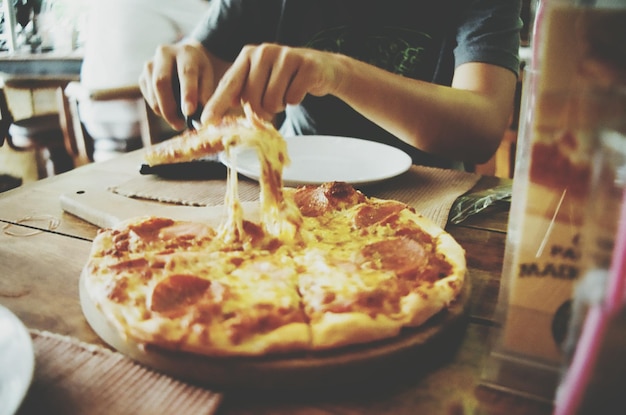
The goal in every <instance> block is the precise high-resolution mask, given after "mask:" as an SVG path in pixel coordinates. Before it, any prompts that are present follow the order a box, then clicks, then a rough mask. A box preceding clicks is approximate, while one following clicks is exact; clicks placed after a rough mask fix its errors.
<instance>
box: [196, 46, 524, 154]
mask: <svg viewBox="0 0 626 415" xmlns="http://www.w3.org/2000/svg"><path fill="white" fill-rule="evenodd" d="M515 83H516V80H515V75H514V74H513V73H512V72H510V71H509V70H506V69H503V68H500V67H497V66H493V65H488V64H481V63H467V64H464V65H461V66H460V67H459V68H458V69H457V71H456V72H455V76H454V80H453V84H452V87H445V86H439V85H434V84H430V83H427V82H422V81H417V80H413V79H408V78H405V77H402V76H399V75H394V74H391V73H389V72H387V71H384V70H382V69H379V68H376V67H374V66H371V65H368V64H366V63H363V62H360V61H357V60H355V59H352V58H349V57H346V56H343V55H337V54H331V53H328V52H321V51H316V50H311V49H300V48H288V47H283V46H278V45H273V44H263V45H260V46H247V47H245V48H244V49H243V50H242V52H241V54H240V55H239V56H238V58H237V59H236V61H235V63H234V64H233V65H232V67H231V68H230V69H229V70H228V71H227V72H226V73H225V74H224V76H223V77H222V78H221V80H220V82H219V84H218V86H217V89H216V90H215V94H214V95H213V96H212V97H211V99H210V100H209V102H208V103H207V105H206V107H205V111H204V113H203V117H202V120H203V122H207V121H208V122H211V121H214V120H216V119H219V118H220V117H221V116H223V115H224V114H225V113H226V112H227V111H228V110H229V109H230V108H232V107H234V106H238V105H239V104H240V102H241V101H246V102H249V103H250V105H251V107H252V109H253V110H254V111H255V112H257V113H258V114H259V115H261V116H263V117H265V118H268V119H269V118H270V117H271V116H272V115H273V114H275V113H277V112H280V111H282V110H283V109H284V108H285V106H286V105H287V104H298V103H299V102H301V101H302V99H304V96H305V95H306V94H312V95H315V96H323V95H327V94H331V95H335V96H336V97H338V98H340V99H342V100H343V101H345V102H346V103H347V104H348V105H350V106H352V107H353V108H354V109H355V110H357V111H358V112H360V113H361V114H363V115H364V116H365V117H367V118H369V119H370V120H371V121H373V122H375V123H377V124H379V125H380V126H382V127H383V128H385V129H387V130H388V131H390V132H391V133H392V134H394V135H396V136H397V137H399V138H401V139H403V140H404V141H406V142H407V143H409V144H411V145H413V146H415V147H417V148H419V149H421V150H424V151H426V152H429V153H433V154H439V155H443V156H446V157H449V158H451V159H457V160H464V161H468V162H474V163H480V162H483V161H486V160H487V159H489V157H490V156H491V155H492V154H493V152H494V151H495V150H496V148H497V146H498V144H499V142H500V139H501V137H502V134H503V133H504V130H505V128H506V125H507V122H508V120H509V116H510V114H511V110H512V105H513V95H514V91H515Z"/></svg>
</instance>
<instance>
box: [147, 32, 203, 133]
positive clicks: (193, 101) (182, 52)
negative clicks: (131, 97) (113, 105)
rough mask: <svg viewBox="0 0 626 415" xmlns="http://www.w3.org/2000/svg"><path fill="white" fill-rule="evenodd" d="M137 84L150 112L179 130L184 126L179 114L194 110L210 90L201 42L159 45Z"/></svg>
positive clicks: (193, 111) (186, 113)
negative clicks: (151, 110)
mask: <svg viewBox="0 0 626 415" xmlns="http://www.w3.org/2000/svg"><path fill="white" fill-rule="evenodd" d="M139 86H140V88H141V91H142V93H143V95H144V97H145V99H146V101H147V102H148V104H149V105H150V107H151V108H152V109H153V110H154V112H155V113H156V114H158V115H160V116H161V117H163V118H164V119H165V120H166V121H167V122H168V123H169V124H170V125H171V126H172V127H173V128H175V129H177V130H182V129H184V128H185V126H186V124H185V121H184V119H183V115H191V114H193V113H195V111H196V109H197V108H198V105H199V104H200V103H201V102H204V101H206V100H208V98H209V97H210V95H211V94H212V92H213V71H212V67H211V62H210V61H209V58H208V56H207V55H206V54H205V53H204V51H203V49H202V46H194V45H191V44H176V45H164V46H160V47H159V48H157V51H156V53H155V55H154V58H153V59H152V60H151V61H149V62H147V63H146V64H145V66H144V70H143V72H142V74H141V76H140V79H139Z"/></svg>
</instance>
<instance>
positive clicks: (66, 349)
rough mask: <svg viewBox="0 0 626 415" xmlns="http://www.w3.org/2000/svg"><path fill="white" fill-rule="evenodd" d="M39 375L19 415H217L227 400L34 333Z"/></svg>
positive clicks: (100, 350) (94, 349) (96, 350)
mask: <svg viewBox="0 0 626 415" xmlns="http://www.w3.org/2000/svg"><path fill="white" fill-rule="evenodd" d="M30 334H31V338H32V340H33V347H34V349H35V375H34V378H33V383H32V385H31V386H30V389H29V391H28V394H27V396H26V399H25V400H24V402H23V404H22V406H21V408H20V410H19V411H18V413H17V415H32V414H63V415H73V414H81V415H83V414H90V415H98V414H107V415H109V414H116V415H125V414H129V415H131V414H132V415H142V414H146V415H153V414H181V415H182V414H194V415H196V414H207V415H210V414H214V413H215V412H216V411H217V407H218V406H219V404H220V402H221V399H222V396H221V395H220V394H218V393H216V392H212V391H210V390H207V389H203V388H200V387H197V386H193V385H190V384H187V383H184V382H181V381H178V380H176V379H173V378H171V377H169V376H166V375H163V374H160V373H157V372H154V371H152V370H150V369H147V368H145V367H143V366H141V365H138V364H137V363H135V362H133V361H132V360H130V359H129V358H127V357H126V356H124V355H122V354H120V353H117V352H113V351H111V350H109V349H106V348H104V347H100V346H97V345H92V344H87V343H83V342H80V341H78V340H76V339H74V338H71V337H67V336H61V335H58V334H53V333H49V332H41V331H36V330H31V331H30Z"/></svg>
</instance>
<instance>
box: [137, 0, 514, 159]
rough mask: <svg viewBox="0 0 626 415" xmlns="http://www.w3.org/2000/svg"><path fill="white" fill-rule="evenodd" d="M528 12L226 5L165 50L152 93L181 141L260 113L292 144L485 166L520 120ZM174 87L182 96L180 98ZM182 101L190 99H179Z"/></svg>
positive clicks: (296, 1) (144, 80)
mask: <svg viewBox="0 0 626 415" xmlns="http://www.w3.org/2000/svg"><path fill="white" fill-rule="evenodd" d="M520 9H521V1H520V0H472V1H468V0H433V1H416V0H394V1H391V2H390V1H382V0H221V1H214V2H213V4H212V8H211V10H210V12H209V13H208V14H207V18H206V19H205V20H204V22H203V23H202V24H201V25H199V26H198V27H197V28H196V30H195V31H194V32H193V35H192V36H191V37H190V38H189V39H186V40H185V41H183V42H180V43H178V44H176V45H165V46H162V47H159V48H158V50H157V52H156V54H155V56H154V57H153V59H152V60H150V61H149V62H147V63H146V65H145V67H144V70H143V73H142V75H141V78H140V86H141V89H142V92H143V94H144V96H145V98H146V100H147V102H148V103H149V104H150V106H151V107H152V108H153V109H154V111H155V112H156V113H157V114H159V115H161V116H162V117H164V119H165V120H166V121H167V122H169V123H170V124H171V125H172V126H173V127H174V128H177V129H180V128H182V127H184V120H183V117H182V115H183V114H185V115H190V114H193V113H194V112H196V110H197V108H198V106H199V105H202V106H203V108H204V109H203V111H202V115H201V121H202V122H203V123H205V122H213V121H216V120H219V119H220V118H221V117H223V116H224V115H225V114H226V113H228V112H230V111H232V110H233V109H236V108H237V107H240V105H241V102H242V101H246V102H249V104H250V106H251V108H252V109H253V110H254V111H255V112H256V113H258V114H259V115H260V116H262V117H264V118H266V119H272V117H275V116H277V115H278V119H279V120H280V122H281V124H280V129H281V132H282V133H283V134H285V135H286V136H288V135H315V134H320V135H340V136H349V137H357V138H362V139H368V140H374V141H378V142H382V143H387V144H390V145H393V146H395V147H398V148H400V149H402V150H404V151H406V152H407V153H408V154H409V155H411V157H412V159H413V162H414V163H415V164H422V165H432V166H439V167H448V168H462V167H463V166H464V165H467V164H476V163H482V162H485V161H487V160H488V159H489V158H490V157H491V156H492V155H493V153H494V152H495V150H496V149H497V147H498V145H499V143H500V140H501V137H502V135H503V133H504V131H505V129H506V127H507V123H508V121H509V117H510V115H511V111H512V108H513V102H514V92H515V85H516V80H517V74H518V70H519V57H518V51H519V43H520V29H521V27H522V21H521V19H520ZM172 85H177V87H175V88H172ZM179 97H180V98H179Z"/></svg>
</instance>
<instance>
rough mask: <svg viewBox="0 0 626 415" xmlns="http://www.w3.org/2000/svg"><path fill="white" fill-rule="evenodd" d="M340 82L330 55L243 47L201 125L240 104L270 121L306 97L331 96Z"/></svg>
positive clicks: (265, 46) (274, 47)
mask: <svg viewBox="0 0 626 415" xmlns="http://www.w3.org/2000/svg"><path fill="white" fill-rule="evenodd" d="M340 82H341V71H340V67H339V65H338V64H337V59H335V55H334V54H332V53H329V52H322V51H317V50H313V49H306V48H292V47H287V46H280V45H276V44H269V43H265V44H262V45H258V46H245V47H244V48H243V49H242V50H241V52H240V54H239V56H238V57H237V59H236V60H235V62H234V63H233V65H232V66H231V67H230V68H229V69H228V71H226V73H225V74H224V76H223V77H222V79H221V80H220V82H219V84H218V85H217V88H216V89H215V92H214V93H213V95H212V96H211V98H210V99H209V101H208V103H207V104H206V106H205V108H204V111H203V114H202V123H205V122H209V123H210V122H216V121H218V120H219V119H221V118H222V117H223V116H224V115H225V114H227V113H228V112H229V111H230V110H232V109H233V108H238V107H240V106H241V103H242V102H246V103H248V105H249V107H250V109H252V111H254V112H255V113H256V114H257V115H258V116H260V117H262V118H264V119H266V120H270V119H271V118H272V117H273V116H274V115H275V114H277V113H279V112H281V111H283V110H284V109H285V107H286V106H287V105H288V104H289V105H296V104H299V103H300V102H301V101H302V100H303V99H304V97H305V96H306V95H307V94H312V95H315V96H324V95H327V94H332V93H333V92H334V90H335V89H336V87H337V85H338V84H339V83H340Z"/></svg>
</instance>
